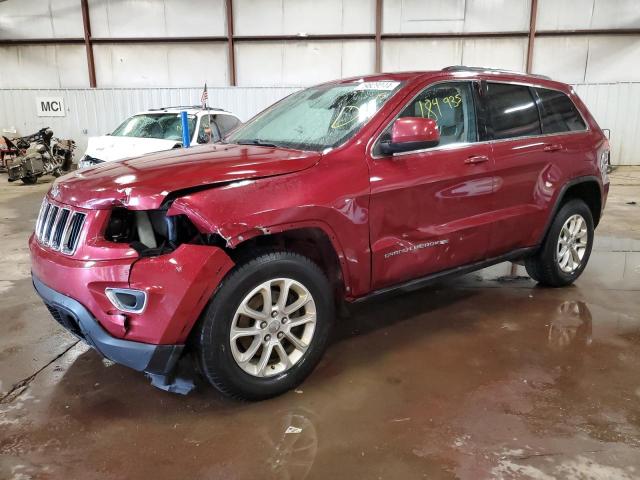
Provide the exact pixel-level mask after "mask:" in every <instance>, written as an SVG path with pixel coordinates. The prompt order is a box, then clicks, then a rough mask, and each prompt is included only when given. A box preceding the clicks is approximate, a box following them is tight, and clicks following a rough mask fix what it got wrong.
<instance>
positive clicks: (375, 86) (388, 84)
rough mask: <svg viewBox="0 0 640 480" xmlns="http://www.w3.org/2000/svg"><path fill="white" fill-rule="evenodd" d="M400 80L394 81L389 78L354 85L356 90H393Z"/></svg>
mask: <svg viewBox="0 0 640 480" xmlns="http://www.w3.org/2000/svg"><path fill="white" fill-rule="evenodd" d="M399 84H400V82H394V81H391V80H387V81H380V82H362V83H361V84H360V85H358V86H357V87H356V90H393V89H394V88H396V87H397V86H398V85H399Z"/></svg>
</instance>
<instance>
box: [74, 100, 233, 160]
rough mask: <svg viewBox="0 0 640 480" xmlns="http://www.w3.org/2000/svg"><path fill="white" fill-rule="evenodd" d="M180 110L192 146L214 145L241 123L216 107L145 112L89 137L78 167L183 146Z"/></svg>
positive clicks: (176, 108) (159, 109)
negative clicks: (114, 127) (107, 130)
mask: <svg viewBox="0 0 640 480" xmlns="http://www.w3.org/2000/svg"><path fill="white" fill-rule="evenodd" d="M182 111H186V112H187V119H188V125H189V133H190V137H191V144H202V143H213V142H217V141H219V140H221V139H223V138H224V137H226V136H227V134H228V133H229V132H230V131H231V130H233V129H235V128H236V127H237V126H238V125H240V124H241V122H240V119H239V118H238V117H237V116H236V115H234V114H233V113H230V112H227V111H225V110H221V109H219V108H202V107H201V106H191V107H180V106H178V107H166V108H158V109H153V110H147V111H144V112H140V113H137V114H135V115H133V116H131V117H129V118H127V119H126V120H125V121H124V122H122V124H120V126H119V127H117V128H116V129H115V130H114V131H113V132H112V133H111V134H108V135H103V136H101V137H90V138H89V141H88V145H87V151H86V152H85V154H84V155H83V156H82V157H81V158H80V160H79V161H78V168H86V167H91V166H93V165H97V164H99V163H103V162H112V161H115V160H122V159H124V158H130V157H137V156H140V155H144V154H146V153H152V152H160V151H163V150H171V149H172V148H179V147H182V122H181V119H180V112H182Z"/></svg>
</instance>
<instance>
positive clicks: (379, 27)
mask: <svg viewBox="0 0 640 480" xmlns="http://www.w3.org/2000/svg"><path fill="white" fill-rule="evenodd" d="M382 1H383V0H376V64H375V71H376V73H380V72H381V71H382Z"/></svg>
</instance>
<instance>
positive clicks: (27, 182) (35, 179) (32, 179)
mask: <svg viewBox="0 0 640 480" xmlns="http://www.w3.org/2000/svg"><path fill="white" fill-rule="evenodd" d="M20 180H22V183H24V184H25V185H35V184H36V183H38V177H22V178H21V179H20Z"/></svg>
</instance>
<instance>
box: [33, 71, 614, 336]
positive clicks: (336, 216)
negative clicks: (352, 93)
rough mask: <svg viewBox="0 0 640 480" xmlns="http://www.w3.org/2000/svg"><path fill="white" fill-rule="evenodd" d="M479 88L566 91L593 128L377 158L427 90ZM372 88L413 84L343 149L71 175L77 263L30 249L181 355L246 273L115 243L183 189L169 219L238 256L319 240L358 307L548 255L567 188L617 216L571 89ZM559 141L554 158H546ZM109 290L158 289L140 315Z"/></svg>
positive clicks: (64, 279)
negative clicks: (385, 137)
mask: <svg viewBox="0 0 640 480" xmlns="http://www.w3.org/2000/svg"><path fill="white" fill-rule="evenodd" d="M465 79H468V80H494V81H503V82H513V83H524V84H526V85H532V86H540V87H548V88H554V89H557V90H561V91H563V92H565V93H567V94H568V95H570V96H571V97H572V99H573V100H574V103H575V104H576V105H577V107H578V108H579V110H580V111H581V113H582V115H583V117H584V118H585V120H586V122H587V124H588V127H589V130H587V131H585V132H579V133H571V134H562V135H539V136H535V137H529V138H521V139H518V140H508V141H484V142H477V143H470V144H457V145H451V146H443V147H436V148H433V149H428V150H424V151H418V152H411V153H403V154H397V155H395V156H390V157H380V158H377V157H376V156H374V155H373V154H372V150H373V147H374V144H375V141H376V140H377V138H378V136H379V135H380V134H381V133H382V132H383V130H384V129H385V128H386V127H387V126H388V125H389V123H390V122H391V121H392V120H393V119H394V118H395V116H396V115H397V114H398V113H399V112H400V111H401V109H403V108H404V106H405V104H406V102H407V101H408V100H409V99H410V98H412V97H413V96H414V95H415V94H417V93H418V92H419V91H420V90H421V89H422V88H425V87H426V86H428V85H430V84H431V83H433V82H438V81H443V80H452V81H460V80H465ZM354 80H355V79H346V80H342V81H340V82H337V83H344V82H352V81H354ZM365 80H367V81H376V80H399V81H403V82H404V84H403V86H402V87H401V88H400V90H399V91H398V92H397V93H396V94H395V95H394V96H392V97H391V98H390V99H389V101H388V102H387V103H386V104H385V105H384V106H383V107H382V108H381V109H380V111H378V112H377V114H375V115H374V116H373V118H372V119H371V120H369V121H368V122H367V123H366V124H365V125H364V126H363V127H362V128H361V129H360V130H359V131H358V132H357V133H356V134H355V135H354V136H353V137H352V138H351V139H350V140H348V141H347V142H346V143H345V144H344V145H342V146H340V147H338V148H335V149H328V150H326V151H324V152H322V153H319V152H305V151H298V150H289V149H284V148H271V147H261V146H240V145H206V146H200V147H195V148H190V149H188V150H176V151H171V152H163V153H158V154H152V155H147V156H144V157H140V158H137V159H130V160H125V161H121V162H115V163H111V164H106V165H103V166H98V167H94V168H92V169H89V170H82V171H79V172H76V173H72V174H69V175H67V176H64V177H61V178H60V179H58V180H57V181H56V182H55V184H54V187H53V188H52V191H51V192H50V193H49V199H50V200H51V201H52V202H54V203H58V204H66V205H72V206H73V207H74V208H76V209H78V210H81V211H83V212H84V213H86V214H87V218H86V221H85V225H84V227H83V230H82V232H81V238H80V241H79V247H78V249H77V251H76V253H75V254H74V255H73V256H71V257H70V256H65V255H63V254H61V253H59V252H53V251H50V250H48V249H47V248H46V247H42V246H40V245H39V244H38V243H37V241H35V240H34V239H33V238H32V239H31V240H30V248H31V257H32V264H33V267H32V268H33V273H34V275H36V276H37V277H38V278H39V279H40V280H41V281H42V282H44V283H45V284H46V285H47V286H49V287H50V288H53V289H54V290H57V291H59V292H61V293H63V294H65V295H68V296H70V297H72V298H74V299H76V300H77V301H79V302H80V303H82V304H83V305H84V306H85V307H86V308H88V309H89V310H90V311H91V312H92V314H93V315H94V316H95V317H96V319H97V320H98V321H99V322H100V324H101V325H102V326H103V327H104V328H105V329H106V330H107V331H108V332H109V333H110V334H111V335H113V336H116V337H119V338H127V339H131V340H136V341H139V342H146V343H154V344H175V343H178V344H179V343H182V342H184V341H185V340H186V338H187V336H188V334H189V331H190V330H191V329H192V327H193V325H194V324H195V322H196V321H197V319H198V317H199V315H200V314H201V312H202V310H203V308H204V307H205V305H206V303H207V302H208V300H209V299H210V297H211V295H212V294H213V292H214V291H215V289H216V288H217V286H218V285H219V283H220V281H221V280H222V279H223V278H224V276H225V275H226V274H227V273H228V271H229V270H230V269H231V268H232V267H233V262H232V260H231V259H230V256H229V255H228V254H227V252H226V251H225V250H224V249H222V248H219V247H214V246H204V245H195V244H194V245H191V244H182V245H181V246H179V247H178V248H177V249H175V250H174V251H172V252H170V253H166V254H163V255H158V256H154V257H145V258H140V257H139V255H138V253H137V252H136V251H135V250H133V249H132V248H131V247H129V246H127V245H123V244H117V243H113V242H109V241H107V240H106V239H105V238H104V234H105V229H106V226H107V223H108V221H109V216H110V209H111V208H112V207H113V206H126V207H127V208H129V209H133V210H146V209H157V208H159V207H160V206H161V205H162V204H163V202H164V201H165V199H166V198H167V196H169V195H170V194H172V193H174V195H173V197H174V198H175V199H174V200H173V202H172V203H171V205H170V208H169V211H168V215H177V214H183V215H186V216H187V217H188V218H189V219H190V220H191V222H192V223H193V224H194V225H195V226H196V228H197V229H198V230H199V231H200V232H202V233H205V234H216V235H219V236H220V237H221V238H222V239H224V242H226V247H225V248H227V249H234V248H236V247H237V246H238V245H239V244H241V243H242V242H244V241H246V240H248V239H250V238H252V237H255V236H258V235H269V234H273V233H278V232H284V231H288V230H294V229H299V228H316V229H320V230H321V231H322V232H324V233H325V234H326V236H327V237H328V238H329V240H330V241H331V244H332V245H333V248H334V249H335V251H336V254H337V257H338V259H339V263H340V267H341V269H342V277H343V279H344V284H345V285H344V286H345V296H346V298H347V299H348V300H352V299H355V298H358V297H362V296H365V295H367V294H369V293H371V292H372V291H373V290H375V289H379V288H384V287H388V286H391V285H394V284H398V283H401V282H404V281H408V280H411V279H414V278H417V277H421V276H425V275H428V274H431V273H436V272H439V271H443V270H447V269H451V268H455V267H458V266H461V265H465V264H469V263H472V262H476V261H479V260H483V259H485V258H489V257H493V256H498V255H501V254H504V253H507V252H508V251H511V250H514V249H518V248H522V247H529V246H535V245H537V244H539V243H540V241H541V239H542V237H543V235H544V232H545V228H546V226H547V225H548V222H549V219H550V217H551V214H552V212H553V211H554V207H555V205H556V204H557V201H558V199H559V195H560V194H561V192H562V189H563V187H565V186H566V185H567V184H568V182H571V181H574V180H575V179H578V178H582V177H588V178H589V179H591V181H594V180H595V181H596V182H597V184H598V186H599V188H600V190H601V192H602V198H601V200H602V206H603V207H604V203H605V201H606V194H607V191H608V183H607V182H606V179H605V180H604V181H603V178H602V174H601V172H600V168H599V159H600V158H601V154H602V153H603V152H604V151H605V149H608V142H607V141H606V139H605V138H604V136H603V134H602V131H601V130H600V128H599V127H598V125H597V124H596V123H595V121H594V120H593V118H592V117H591V115H590V114H589V112H588V111H587V110H586V108H585V107H584V105H583V104H582V102H581V101H580V100H579V99H578V98H577V97H575V94H574V93H573V92H572V90H571V88H570V87H568V86H566V85H564V84H561V83H558V82H553V81H550V80H545V79H541V78H538V77H530V76H524V75H516V74H506V73H492V72H480V73H477V72H451V71H437V72H414V73H411V72H409V73H402V74H381V75H374V76H370V77H365ZM424 123H426V122H423V124H424ZM423 126H424V125H423ZM419 133H420V132H419ZM424 133H425V132H424V131H423V132H421V133H420V135H424ZM549 145H554V148H553V149H551V151H550V149H546V150H545V147H548V146H549ZM556 145H559V147H558V148H556V147H555V146H556ZM175 192H179V194H176V193H175ZM106 287H131V288H136V289H142V290H145V291H146V292H147V293H148V305H147V307H146V310H145V311H144V312H142V313H141V314H135V315H134V314H127V315H126V318H125V315H124V314H123V313H122V312H119V311H117V310H116V309H115V308H114V307H113V306H112V305H111V303H110V302H109V300H108V299H107V298H106V296H105V295H104V288H106ZM125 320H126V321H125Z"/></svg>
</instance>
